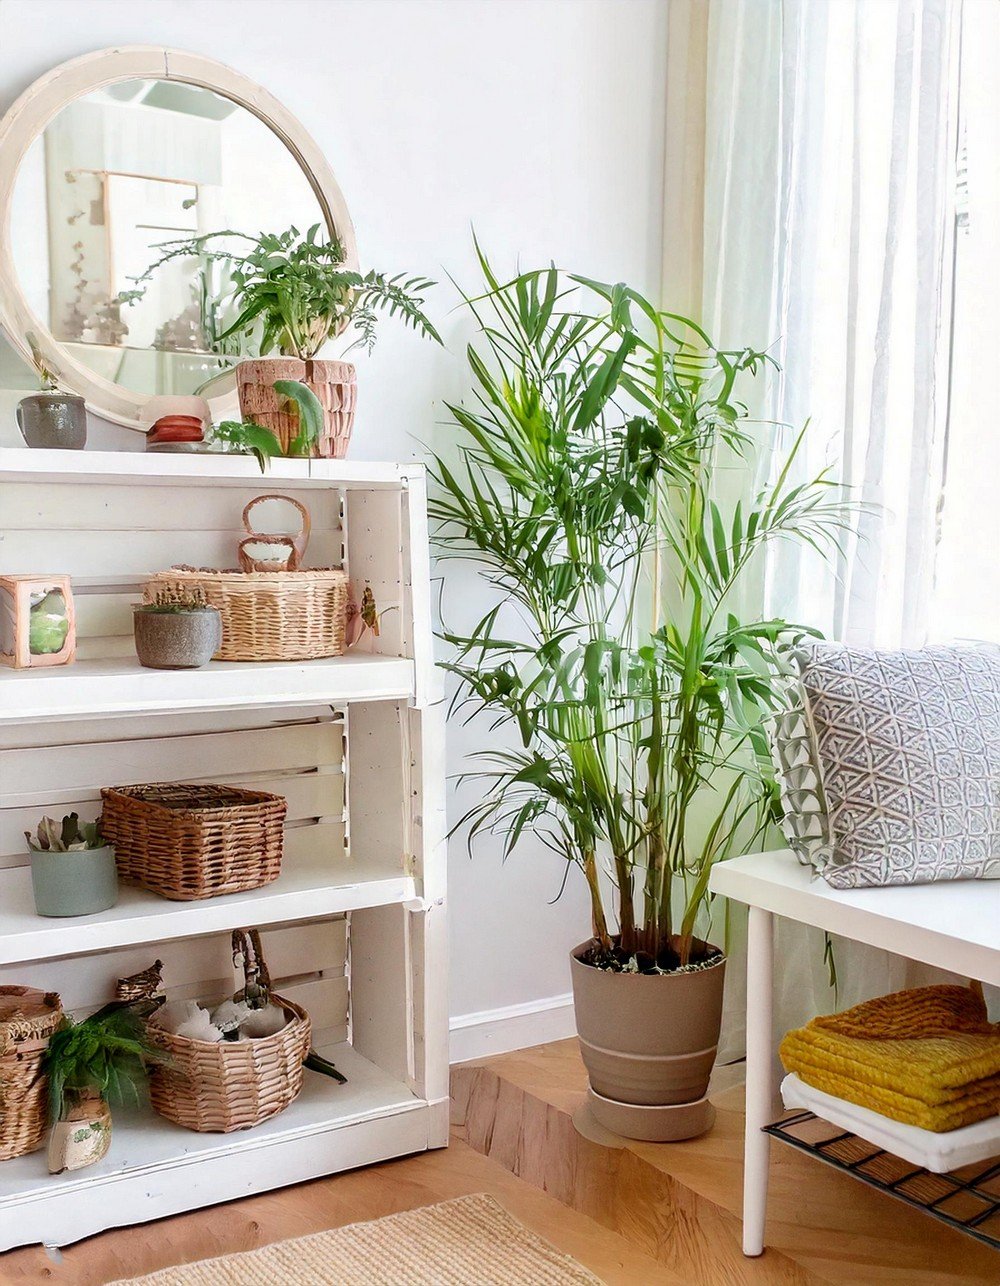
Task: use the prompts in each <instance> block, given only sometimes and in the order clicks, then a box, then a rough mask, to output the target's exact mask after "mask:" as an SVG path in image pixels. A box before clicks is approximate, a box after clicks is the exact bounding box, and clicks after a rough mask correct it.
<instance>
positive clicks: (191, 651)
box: [132, 590, 222, 670]
mask: <svg viewBox="0 0 1000 1286" xmlns="http://www.w3.org/2000/svg"><path fill="white" fill-rule="evenodd" d="M132 631H133V634H134V636H135V651H136V655H137V656H138V658H139V664H140V665H144V666H146V667H147V668H148V669H150V670H197V669H198V668H199V667H200V666H203V665H207V664H208V663H209V661H211V659H212V657H213V656H214V655H215V654H216V652H218V650H219V648H220V647H221V646H222V615H221V613H220V612H219V609H218V608H217V607H212V606H210V605H209V604H208V603H207V602H206V601H205V598H204V595H199V594H194V595H192V596H191V597H186V598H181V597H176V596H171V595H170V594H166V593H164V592H163V591H162V590H161V591H159V592H158V593H157V595H156V597H155V598H154V599H153V601H152V602H149V603H139V604H137V605H136V606H135V607H134V608H133V609H132Z"/></svg>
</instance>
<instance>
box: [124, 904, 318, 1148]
mask: <svg viewBox="0 0 1000 1286" xmlns="http://www.w3.org/2000/svg"><path fill="white" fill-rule="evenodd" d="M233 943H234V946H237V949H238V950H241V951H242V952H243V958H244V965H245V968H246V969H247V982H248V986H247V989H246V990H247V992H248V993H249V990H250V985H249V984H250V978H251V975H250V962H251V960H252V959H253V960H255V963H256V967H257V970H258V972H257V973H256V975H255V985H256V986H257V987H258V988H259V989H260V990H261V991H263V993H264V994H265V995H266V994H270V1000H271V1002H272V1003H273V1004H278V1005H281V1006H282V1007H283V1008H284V1009H285V1011H286V1013H288V1014H289V1016H290V1021H289V1023H288V1024H287V1026H285V1027H283V1028H282V1029H281V1031H279V1032H276V1033H275V1034H274V1035H273V1036H261V1037H258V1038H257V1039H256V1040H238V1041H226V1040H223V1041H218V1042H217V1043H212V1042H209V1041H203V1040H191V1039H190V1037H188V1036H177V1035H175V1034H174V1033H172V1032H167V1031H164V1030H163V1029H162V1028H161V1027H159V1026H158V1024H157V1016H156V1015H155V1014H154V1015H153V1017H152V1018H151V1019H150V1020H149V1023H148V1025H147V1030H148V1032H149V1036H150V1039H151V1040H152V1041H153V1042H154V1044H156V1045H159V1046H160V1048H161V1049H163V1050H164V1051H166V1053H167V1054H169V1056H170V1058H169V1062H167V1063H164V1064H156V1065H154V1066H153V1067H151V1068H150V1075H149V1097H150V1102H151V1103H152V1105H153V1107H154V1108H155V1110H156V1111H157V1112H159V1113H160V1115H161V1116H165V1117H166V1118H167V1119H168V1120H170V1121H173V1122H174V1123H175V1124H176V1125H183V1126H184V1127H185V1128H186V1129H188V1130H197V1131H198V1132H199V1133H217V1134H228V1133H230V1131H232V1130H248V1129H250V1128H251V1127H252V1126H254V1125H259V1124H260V1123H261V1121H266V1120H267V1119H268V1117H271V1116H275V1115H277V1113H278V1112H283V1111H284V1109H285V1108H286V1107H288V1105H289V1104H290V1103H291V1102H293V1100H294V1099H295V1098H296V1097H297V1096H298V1093H299V1091H300V1090H301V1089H302V1080H303V1076H304V1074H305V1073H304V1070H303V1063H304V1061H305V1058H306V1055H307V1054H308V1053H309V1047H310V1044H311V1043H312V1028H311V1024H310V1022H309V1015H308V1014H307V1013H306V1012H305V1010H304V1009H302V1008H301V1007H300V1006H299V1005H296V1004H294V1003H293V1002H292V1001H291V1000H286V999H285V998H284V997H283V996H278V995H274V994H273V993H270V980H269V978H268V976H267V967H266V965H265V964H264V961H263V958H262V957H261V956H260V939H259V938H258V936H257V932H256V930H250V931H249V932H248V931H247V930H243V929H237V930H236V932H235V933H234V934H233ZM243 994H244V993H243V992H237V994H236V999H241V998H242V996H243Z"/></svg>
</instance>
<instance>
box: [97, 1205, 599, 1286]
mask: <svg viewBox="0 0 1000 1286" xmlns="http://www.w3.org/2000/svg"><path fill="white" fill-rule="evenodd" d="M113 1286H601V1282H600V1278H598V1277H595V1276H594V1275H593V1273H591V1272H588V1270H587V1269H586V1268H584V1267H583V1265H582V1264H578V1263H577V1262H576V1260H575V1259H571V1258H570V1257H569V1256H568V1255H563V1254H560V1252H559V1251H557V1250H555V1249H554V1248H553V1247H552V1246H550V1245H549V1244H548V1243H547V1242H544V1241H542V1239H541V1238H540V1237H536V1236H535V1234H534V1233H533V1232H530V1231H529V1230H528V1229H527V1228H525V1227H524V1225H523V1224H520V1223H518V1221H517V1220H516V1219H514V1218H513V1217H512V1216H511V1215H509V1214H508V1213H507V1211H506V1210H504V1208H503V1207H502V1206H500V1205H498V1204H497V1202H495V1201H494V1200H493V1198H492V1197H489V1196H487V1195H486V1194H485V1193H479V1194H478V1195H476V1196H472V1197H459V1198H458V1199H457V1200H455V1201H443V1202H441V1204H440V1205H436V1206H423V1207H422V1208H421V1209H419V1210H406V1211H404V1212H403V1213H402V1214H398V1215H389V1216H388V1217H387V1218H385V1219H374V1220H372V1221H371V1222H370V1223H355V1224H349V1225H348V1226H347V1227H345V1228H332V1229H330V1230H329V1231H328V1232H319V1233H314V1234H313V1235H312V1236H311V1237H298V1238H296V1239H295V1240H294V1241H279V1242H276V1243H275V1244H274V1245H272V1246H263V1247H261V1249H260V1250H249V1251H246V1252H245V1253H243V1254H240V1255H224V1256H222V1257H221V1258H220V1259H203V1260H201V1261H200V1262H199V1263H196V1264H181V1265H179V1266H178V1267H176V1268H164V1269H162V1270H161V1271H160V1272H158V1273H150V1274H149V1276H147V1277H132V1278H129V1279H128V1281H127V1282H124V1281H122V1282H118V1283H114V1284H113Z"/></svg>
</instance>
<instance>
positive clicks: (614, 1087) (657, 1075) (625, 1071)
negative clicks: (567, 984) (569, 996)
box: [570, 942, 726, 1142]
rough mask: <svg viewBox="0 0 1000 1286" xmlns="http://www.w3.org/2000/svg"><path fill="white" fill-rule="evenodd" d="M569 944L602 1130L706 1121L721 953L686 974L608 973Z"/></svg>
mask: <svg viewBox="0 0 1000 1286" xmlns="http://www.w3.org/2000/svg"><path fill="white" fill-rule="evenodd" d="M590 946H592V943H591V942H584V943H581V944H580V946H578V947H576V948H575V949H574V950H573V951H572V952H571V953H570V969H571V972H572V978H573V1005H574V1009H575V1011H576V1028H577V1032H578V1034H579V1038H580V1053H581V1055H582V1056H583V1061H584V1064H585V1065H586V1068H587V1073H588V1075H589V1077H590V1088H591V1094H590V1096H589V1102H590V1107H591V1111H592V1112H593V1115H594V1117H595V1118H596V1119H597V1120H598V1121H599V1122H600V1124H601V1125H603V1126H604V1127H605V1129H608V1130H611V1131H612V1132H613V1133H615V1134H620V1135H624V1136H625V1137H626V1138H633V1139H645V1140H648V1141H651V1142H671V1141H674V1140H677V1139H689V1138H694V1137H695V1136H696V1135H698V1134H703V1133H704V1132H705V1131H706V1130H707V1129H709V1128H710V1127H711V1125H712V1122H713V1121H714V1119H715V1112H714V1109H713V1108H712V1105H711V1104H710V1103H709V1101H708V1099H707V1098H706V1094H707V1091H708V1079H709V1077H710V1076H711V1074H712V1068H713V1066H714V1065H715V1053H716V1050H717V1048H718V1044H719V1031H720V1028H721V1026H722V989H723V984H724V982H725V976H726V962H725V957H723V956H722V955H720V956H719V958H718V960H717V962H715V963H712V964H710V965H708V966H706V967H705V968H702V969H695V970H691V971H689V972H684V973H666V974H641V973H639V974H634V973H612V972H610V971H608V970H605V969H595V968H594V967H593V966H592V965H588V964H584V963H583V961H582V960H581V958H580V957H581V956H582V955H583V954H584V953H585V952H586V951H587V950H588V948H589V947H590Z"/></svg>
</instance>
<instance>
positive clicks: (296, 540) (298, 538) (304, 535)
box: [243, 491, 312, 571]
mask: <svg viewBox="0 0 1000 1286" xmlns="http://www.w3.org/2000/svg"><path fill="white" fill-rule="evenodd" d="M265 500H282V501H284V502H285V504H288V505H294V506H295V508H296V509H297V510H298V511H299V515H300V516H301V518H302V526H301V527H300V528H299V530H298V532H296V533H295V534H294V535H289V536H288V537H287V539H289V540H291V542H292V544H293V545H294V546H295V552H296V553H297V554H298V558H297V559H296V563H295V567H298V566H299V564H300V563H301V562H302V560H303V558H305V556H306V548H307V546H308V544H309V533H310V532H311V531H312V519H311V518H310V517H309V510H308V509H307V508H306V507H305V505H304V504H302V503H301V502H300V501H298V500H295V499H294V498H293V497H292V496H282V495H279V494H278V493H276V492H273V491H271V492H268V493H267V495H264V496H257V497H256V498H255V499H254V500H251V501H250V502H249V503H248V504H247V505H246V506H245V507H244V510H243V527H244V529H245V530H246V533H247V535H248V536H256V537H257V539H258V540H264V541H266V540H267V539H268V538H267V536H265V535H264V534H263V533H262V532H258V531H257V530H256V529H255V528H254V525H253V523H252V522H251V521H250V512H251V510H252V509H253V507H254V505H259V504H262V503H263V502H264V501H265ZM295 567H291V566H290V567H289V570H290V571H294V570H295Z"/></svg>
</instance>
